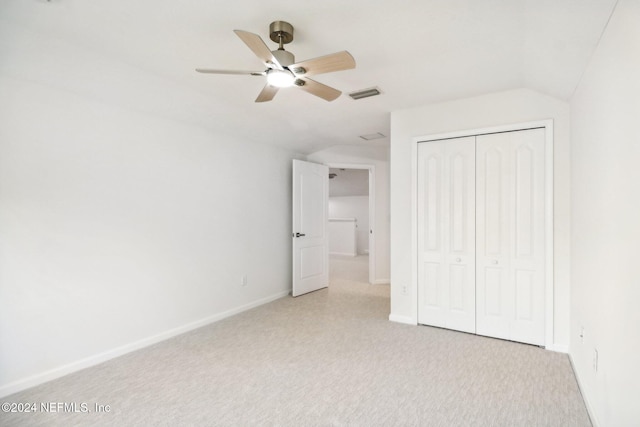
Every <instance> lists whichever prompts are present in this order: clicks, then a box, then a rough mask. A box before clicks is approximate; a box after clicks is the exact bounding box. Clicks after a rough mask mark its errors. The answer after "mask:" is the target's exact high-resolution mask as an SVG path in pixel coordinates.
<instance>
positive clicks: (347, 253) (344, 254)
mask: <svg viewBox="0 0 640 427" xmlns="http://www.w3.org/2000/svg"><path fill="white" fill-rule="evenodd" d="M329 255H339V256H351V257H354V256H357V255H358V254H356V253H353V252H329Z"/></svg>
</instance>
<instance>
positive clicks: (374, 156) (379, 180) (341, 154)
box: [307, 145, 390, 283]
mask: <svg viewBox="0 0 640 427" xmlns="http://www.w3.org/2000/svg"><path fill="white" fill-rule="evenodd" d="M307 160H309V161H310V162H316V163H325V164H336V163H349V164H363V165H373V166H374V167H375V170H376V177H375V203H376V206H375V227H374V231H375V233H376V239H375V245H376V246H375V261H376V271H375V279H374V282H375V283H389V238H390V236H389V150H388V148H387V147H368V146H361V145H359V146H355V145H345V146H336V147H332V148H329V149H326V150H321V151H317V152H315V153H312V154H310V155H308V156H307Z"/></svg>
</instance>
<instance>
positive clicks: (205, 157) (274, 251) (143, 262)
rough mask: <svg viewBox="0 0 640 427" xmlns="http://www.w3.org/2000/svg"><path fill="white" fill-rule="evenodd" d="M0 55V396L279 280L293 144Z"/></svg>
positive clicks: (255, 297) (280, 291) (286, 266)
mask: <svg viewBox="0 0 640 427" xmlns="http://www.w3.org/2000/svg"><path fill="white" fill-rule="evenodd" d="M3 34H4V35H7V34H6V32H5V33H3ZM4 46H5V47H6V46H8V45H4ZM31 48H32V49H35V50H37V49H39V48H38V45H37V44H36V45H31ZM0 53H2V52H0ZM56 53H59V54H60V55H61V56H62V55H64V57H65V58H64V61H62V62H61V63H65V64H69V65H76V66H78V67H82V66H83V64H82V63H81V61H80V60H78V61H77V63H75V64H74V62H73V56H72V55H71V54H72V53H73V51H72V50H66V51H64V52H62V51H60V52H56V51H53V52H51V51H48V52H47V53H46V54H47V55H48V56H55V55H56ZM5 58H6V56H5ZM36 59H37V55H34V56H33V62H29V61H27V60H25V59H24V58H23V60H25V62H26V64H25V65H29V64H30V66H32V67H38V66H39V64H38V63H37V60H36ZM102 65H103V66H105V67H108V66H109V62H108V61H106V62H105V63H104V64H102ZM3 70H4V69H3V68H2V67H0V93H1V94H2V95H1V96H0V347H1V351H0V395H5V394H8V393H11V392H14V391H17V390H20V389H22V388H25V387H27V386H31V385H35V384H38V383H40V382H42V381H45V380H48V379H52V378H55V377H57V376H60V375H62V374H65V373H68V372H71V371H74V370H76V369H79V368H82V367H85V366H89V365H91V364H94V363H97V362H100V361H102V360H105V359H107V358H110V357H113V356H116V355H119V354H121V353H123V352H126V351H129V350H132V349H135V348H138V347H140V346H143V345H145V344H149V343H152V342H154V341H157V340H160V339H162V338H166V337H168V336H171V335H174V334H176V333H179V332H182V331H185V330H188V329H189V328H192V327H195V326H198V325H201V324H204V323H207V322H209V321H212V320H216V319H219V318H221V317H223V316H225V315H228V314H230V313H233V312H235V311H237V310H241V309H243V308H247V307H250V306H252V305H255V304H259V303H261V302H266V301H268V300H270V299H273V298H276V297H279V296H283V295H285V294H286V293H287V292H288V290H289V289H290V283H291V280H290V274H291V261H290V259H291V256H290V255H287V254H290V237H289V233H290V229H291V226H290V222H291V202H290V195H291V158H292V156H293V153H290V152H288V151H284V150H280V149H277V148H271V147H268V146H266V145H264V144H260V145H254V144H249V143H246V142H245V141H239V140H234V139H233V138H229V137H228V136H224V135H217V134H215V133H213V132H211V131H207V130H204V129H201V128H197V127H195V126H191V125H188V124H183V123H178V122H172V121H170V120H167V119H163V118H161V117H157V116H152V115H149V114H145V113H142V112H139V111H136V110H134V109H131V108H128V107H127V106H125V105H120V104H118V103H117V102H116V101H117V99H118V98H119V96H118V92H119V91H125V90H128V88H129V87H131V85H130V84H129V83H131V82H128V81H125V82H123V85H122V86H121V87H120V86H116V85H104V86H102V87H100V86H97V85H93V84H91V85H90V86H88V88H89V89H90V91H91V92H92V93H100V92H101V91H102V92H105V93H106V92H111V93H110V94H109V95H108V96H105V98H104V99H105V100H108V101H105V100H98V98H97V97H96V96H85V95H84V93H83V92H82V90H79V89H78V90H74V91H71V90H67V89H66V88H65V87H64V86H65V85H57V84H56V82H57V81H63V80H64V79H65V78H66V77H65V76H64V75H63V73H60V74H56V73H58V72H61V71H64V70H51V72H50V73H49V74H48V75H47V81H45V82H41V81H37V80H34V79H33V78H28V79H27V78H24V79H23V78H20V77H18V76H15V75H13V74H12V73H3ZM108 72H109V70H108V69H106V70H105V73H108ZM121 78H123V79H126V78H127V77H126V75H123V76H122V77H121ZM89 83H90V82H87V84H89ZM156 90H158V91H162V90H163V87H161V86H158V87H156ZM127 96H128V95H126V94H124V93H123V94H122V99H125V98H127ZM265 176H268V177H269V179H264V177H265ZM243 274H247V276H248V284H247V286H246V287H242V286H241V276H242V275H243Z"/></svg>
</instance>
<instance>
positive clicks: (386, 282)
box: [373, 279, 391, 285]
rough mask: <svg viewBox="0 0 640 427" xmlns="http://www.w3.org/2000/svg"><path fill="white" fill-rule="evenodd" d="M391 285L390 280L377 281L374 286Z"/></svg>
mask: <svg viewBox="0 0 640 427" xmlns="http://www.w3.org/2000/svg"><path fill="white" fill-rule="evenodd" d="M389 283H391V280H389V279H376V280H374V281H373V284H374V285H388V284H389Z"/></svg>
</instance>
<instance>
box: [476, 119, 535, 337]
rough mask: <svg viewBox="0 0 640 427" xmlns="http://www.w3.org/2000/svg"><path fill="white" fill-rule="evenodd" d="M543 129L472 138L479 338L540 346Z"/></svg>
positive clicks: (477, 325)
mask: <svg viewBox="0 0 640 427" xmlns="http://www.w3.org/2000/svg"><path fill="white" fill-rule="evenodd" d="M544 145H545V130H544V129H531V130H524V131H517V132H505V133H499V134H491V135H481V136H478V137H476V158H477V165H476V171H477V179H476V206H477V213H476V221H477V223H476V230H477V234H476V257H477V259H476V266H477V273H476V283H477V289H476V292H477V306H476V329H477V333H478V334H481V335H487V336H492V337H497V338H504V339H509V340H513V341H520V342H525V343H530V344H536V345H544V341H545V340H544V332H545V331H544V316H545V313H544V309H545V305H544V296H545V295H544V293H545V271H544V262H545V254H544V251H545V241H544V239H545V222H544V212H545V206H544V204H545V197H544V180H545V173H544V172H545V171H544V158H545V156H544Z"/></svg>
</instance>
